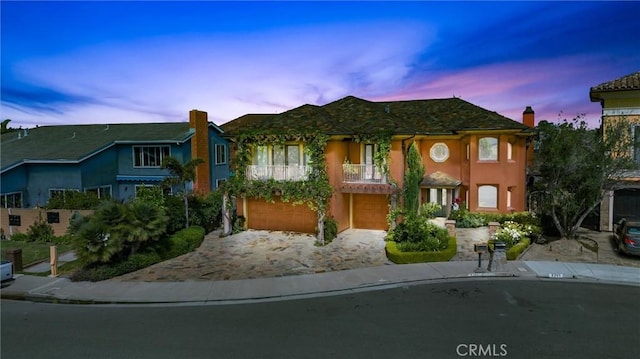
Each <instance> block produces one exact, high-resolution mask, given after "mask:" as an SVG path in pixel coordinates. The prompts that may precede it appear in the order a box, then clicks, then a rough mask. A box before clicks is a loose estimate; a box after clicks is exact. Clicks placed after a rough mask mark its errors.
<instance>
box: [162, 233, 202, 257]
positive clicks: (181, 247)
mask: <svg viewBox="0 0 640 359" xmlns="http://www.w3.org/2000/svg"><path fill="white" fill-rule="evenodd" d="M204 234H205V230H204V228H202V227H200V226H191V227H189V228H185V229H183V230H181V231H178V232H176V233H174V234H173V235H172V236H171V237H169V243H170V247H169V248H170V249H169V251H168V252H167V253H166V254H164V255H163V257H164V259H170V258H175V257H178V256H181V255H183V254H187V253H189V252H192V251H194V250H195V249H196V248H198V247H200V245H201V244H202V241H203V240H204Z"/></svg>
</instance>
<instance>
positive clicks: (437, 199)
mask: <svg viewBox="0 0 640 359" xmlns="http://www.w3.org/2000/svg"><path fill="white" fill-rule="evenodd" d="M447 191H448V190H447V189H446V188H427V191H426V192H427V193H426V194H427V198H426V201H427V202H428V203H437V204H439V205H440V206H441V207H442V208H440V210H439V211H438V212H436V214H435V215H436V217H446V216H447V213H448V211H447V208H448V206H449V202H448V200H447Z"/></svg>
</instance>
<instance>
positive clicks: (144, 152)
mask: <svg viewBox="0 0 640 359" xmlns="http://www.w3.org/2000/svg"><path fill="white" fill-rule="evenodd" d="M169 148H170V147H169V146H134V147H133V166H134V167H160V166H162V160H163V159H164V158H165V157H169Z"/></svg>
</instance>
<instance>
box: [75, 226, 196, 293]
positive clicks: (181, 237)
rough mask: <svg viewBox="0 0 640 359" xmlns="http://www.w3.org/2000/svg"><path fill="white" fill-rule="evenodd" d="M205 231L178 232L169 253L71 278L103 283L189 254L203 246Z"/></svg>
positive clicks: (86, 270)
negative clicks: (102, 281)
mask: <svg viewBox="0 0 640 359" xmlns="http://www.w3.org/2000/svg"><path fill="white" fill-rule="evenodd" d="M204 235H205V230H204V228H202V227H199V226H191V227H189V228H186V229H183V230H181V231H179V232H176V233H175V234H173V235H172V236H171V237H170V238H169V249H168V250H167V251H159V252H157V251H154V250H148V251H145V252H139V253H135V254H132V255H130V256H129V257H128V258H127V259H126V260H123V261H120V262H117V263H108V264H102V265H98V266H93V267H89V268H81V269H79V270H77V271H76V272H75V273H74V274H73V275H72V277H71V279H72V280H73V281H92V282H96V281H101V280H106V279H109V278H113V277H117V276H120V275H123V274H126V273H130V272H135V271H137V270H140V269H142V268H146V267H149V266H151V265H153V264H156V263H159V262H162V261H163V260H167V259H171V258H174V257H177V256H181V255H183V254H186V253H189V252H191V251H193V250H195V249H196V248H198V247H199V246H200V244H202V241H203V240H204Z"/></svg>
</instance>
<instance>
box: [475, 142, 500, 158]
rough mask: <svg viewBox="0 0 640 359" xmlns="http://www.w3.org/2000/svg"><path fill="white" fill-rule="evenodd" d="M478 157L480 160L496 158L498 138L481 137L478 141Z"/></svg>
mask: <svg viewBox="0 0 640 359" xmlns="http://www.w3.org/2000/svg"><path fill="white" fill-rule="evenodd" d="M478 149H479V150H478V159H479V160H480V161H497V160H498V139H497V138H495V137H482V138H481V139H480V140H479V141H478Z"/></svg>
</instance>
